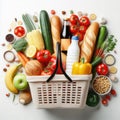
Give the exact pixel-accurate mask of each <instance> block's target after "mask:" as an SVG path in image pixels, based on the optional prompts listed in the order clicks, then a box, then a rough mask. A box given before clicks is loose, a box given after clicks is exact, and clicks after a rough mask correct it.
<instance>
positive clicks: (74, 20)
mask: <svg viewBox="0 0 120 120" xmlns="http://www.w3.org/2000/svg"><path fill="white" fill-rule="evenodd" d="M70 23H71V24H73V25H77V24H78V23H79V18H78V16H77V15H75V14H72V15H71V16H70Z"/></svg>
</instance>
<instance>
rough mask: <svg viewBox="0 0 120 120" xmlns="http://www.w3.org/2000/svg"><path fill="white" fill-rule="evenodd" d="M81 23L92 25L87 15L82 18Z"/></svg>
mask: <svg viewBox="0 0 120 120" xmlns="http://www.w3.org/2000/svg"><path fill="white" fill-rule="evenodd" d="M80 25H85V26H89V25H90V20H89V18H88V17H87V16H82V17H81V18H80Z"/></svg>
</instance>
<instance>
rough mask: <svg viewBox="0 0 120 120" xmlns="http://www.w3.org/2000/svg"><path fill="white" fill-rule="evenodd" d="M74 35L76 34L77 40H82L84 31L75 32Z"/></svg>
mask: <svg viewBox="0 0 120 120" xmlns="http://www.w3.org/2000/svg"><path fill="white" fill-rule="evenodd" d="M75 35H77V36H78V38H79V41H82V40H83V38H84V33H81V32H77V33H76V34H75Z"/></svg>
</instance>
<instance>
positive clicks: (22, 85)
mask: <svg viewBox="0 0 120 120" xmlns="http://www.w3.org/2000/svg"><path fill="white" fill-rule="evenodd" d="M13 84H14V86H15V87H16V88H17V89H18V90H25V89H27V87H28V82H27V80H26V75H25V74H23V73H18V74H16V75H15V77H14V79H13Z"/></svg>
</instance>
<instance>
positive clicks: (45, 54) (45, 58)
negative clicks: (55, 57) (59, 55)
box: [36, 50, 51, 65]
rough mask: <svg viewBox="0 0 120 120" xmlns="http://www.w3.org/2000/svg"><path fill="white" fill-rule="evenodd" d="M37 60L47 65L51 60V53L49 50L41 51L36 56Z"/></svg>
mask: <svg viewBox="0 0 120 120" xmlns="http://www.w3.org/2000/svg"><path fill="white" fill-rule="evenodd" d="M36 59H37V60H38V61H39V62H41V63H43V64H44V65H47V64H48V62H49V60H50V59H51V53H50V51H49V50H39V51H38V52H37V54H36Z"/></svg>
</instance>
